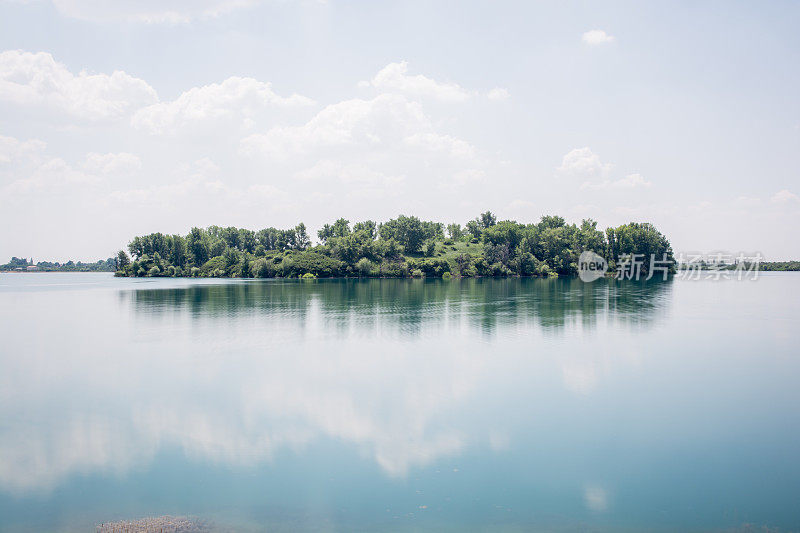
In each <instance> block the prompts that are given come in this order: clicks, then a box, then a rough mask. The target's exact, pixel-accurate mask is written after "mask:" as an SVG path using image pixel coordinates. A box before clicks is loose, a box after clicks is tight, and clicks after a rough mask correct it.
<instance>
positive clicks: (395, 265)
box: [378, 261, 409, 278]
mask: <svg viewBox="0 0 800 533" xmlns="http://www.w3.org/2000/svg"><path fill="white" fill-rule="evenodd" d="M408 271H409V268H408V263H406V262H405V261H383V262H382V263H381V264H380V265H379V266H378V272H379V274H380V275H381V276H386V277H390V278H407V277H408Z"/></svg>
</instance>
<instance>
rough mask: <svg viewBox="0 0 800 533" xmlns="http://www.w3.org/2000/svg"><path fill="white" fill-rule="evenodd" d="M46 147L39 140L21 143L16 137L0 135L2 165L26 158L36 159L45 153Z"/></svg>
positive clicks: (0, 162) (0, 161)
mask: <svg viewBox="0 0 800 533" xmlns="http://www.w3.org/2000/svg"><path fill="white" fill-rule="evenodd" d="M46 146H47V145H46V143H45V142H44V141H40V140H39V139H30V140H27V141H20V140H18V139H15V138H14V137H6V136H3V135H0V164H3V163H11V162H12V161H15V160H18V159H21V158H25V157H35V156H37V155H39V154H41V153H42V152H44V149H45V147H46Z"/></svg>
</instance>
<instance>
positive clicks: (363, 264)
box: [356, 257, 374, 276]
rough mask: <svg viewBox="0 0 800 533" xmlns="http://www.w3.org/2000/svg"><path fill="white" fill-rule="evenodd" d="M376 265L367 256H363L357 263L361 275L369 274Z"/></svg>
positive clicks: (357, 269)
mask: <svg viewBox="0 0 800 533" xmlns="http://www.w3.org/2000/svg"><path fill="white" fill-rule="evenodd" d="M373 268H374V265H373V264H372V261H370V260H369V259H367V258H366V257H362V258H361V259H359V260H358V263H356V271H358V275H359V276H369V275H370V274H371V273H372V270H373Z"/></svg>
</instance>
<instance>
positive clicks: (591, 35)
mask: <svg viewBox="0 0 800 533" xmlns="http://www.w3.org/2000/svg"><path fill="white" fill-rule="evenodd" d="M581 40H582V41H583V42H584V43H586V44H588V45H589V46H599V45H601V44H606V43H611V42H614V36H613V35H609V34H607V33H606V32H604V31H603V30H590V31H587V32H586V33H584V34H583V37H581Z"/></svg>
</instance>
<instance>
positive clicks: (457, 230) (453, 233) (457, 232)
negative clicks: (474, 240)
mask: <svg viewBox="0 0 800 533" xmlns="http://www.w3.org/2000/svg"><path fill="white" fill-rule="evenodd" d="M447 234H448V235H449V236H450V238H451V239H453V240H454V241H459V240H461V237H462V236H463V235H464V231H463V230H462V229H461V224H457V223H455V222H453V223H452V224H448V225H447Z"/></svg>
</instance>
